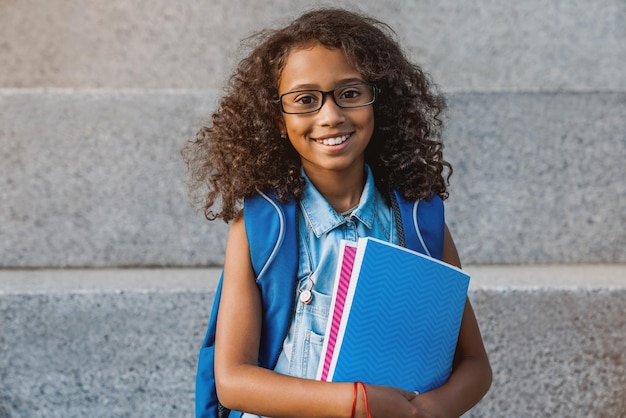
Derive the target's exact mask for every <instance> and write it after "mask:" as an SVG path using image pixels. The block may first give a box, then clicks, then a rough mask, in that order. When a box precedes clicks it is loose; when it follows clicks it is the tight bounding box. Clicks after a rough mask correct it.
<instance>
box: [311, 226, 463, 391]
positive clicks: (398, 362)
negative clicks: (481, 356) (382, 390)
mask: <svg viewBox="0 0 626 418" xmlns="http://www.w3.org/2000/svg"><path fill="white" fill-rule="evenodd" d="M355 247H356V251H355V250H354V248H355ZM346 249H347V250H346ZM346 254H347V255H348V256H349V257H344V256H345V255H346ZM340 257H341V258H340V262H339V263H338V267H337V274H336V279H335V291H334V294H333V300H332V302H331V309H330V316H329V318H330V319H329V321H328V325H327V332H326V339H325V341H324V346H323V351H322V356H321V360H320V366H319V369H318V375H317V377H318V379H320V380H327V381H335V382H355V381H358V380H361V381H363V382H365V383H371V384H378V385H387V386H394V387H398V388H402V389H405V390H410V391H418V392H420V393H424V392H427V391H429V390H432V389H435V388H437V387H439V386H441V385H442V384H444V383H445V382H446V381H447V380H448V377H449V376H450V372H451V369H452V360H453V357H454V352H455V349H456V343H457V340H458V334H459V329H460V326H461V319H462V317H463V310H464V307H465V300H466V296H467V290H468V286H469V279H470V278H469V275H467V274H466V273H464V272H463V271H462V270H460V269H458V268H456V267H454V266H451V265H448V264H446V263H443V262H441V261H439V260H436V259H433V258H431V257H428V256H425V255H422V254H420V253H417V252H415V251H411V250H408V249H406V248H403V247H399V246H397V245H393V244H390V243H387V242H384V241H380V240H377V239H373V238H362V239H359V241H358V243H357V244H356V245H355V243H349V242H343V243H342V250H341V253H340ZM344 258H347V260H344ZM344 264H347V267H346V265H344ZM342 289H343V290H342ZM338 294H339V299H340V300H339V302H338V301H337V296H338ZM333 318H334V320H333ZM333 323H334V324H333ZM333 326H334V328H335V329H334V330H333V332H331V328H332V327H333ZM329 336H330V338H329Z"/></svg>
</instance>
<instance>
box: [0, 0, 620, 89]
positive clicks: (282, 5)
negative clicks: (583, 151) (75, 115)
mask: <svg viewBox="0 0 626 418" xmlns="http://www.w3.org/2000/svg"><path fill="white" fill-rule="evenodd" d="M321 4H327V5H333V6H344V7H355V5H358V8H360V9H361V10H363V11H364V12H366V13H369V14H372V15H373V16H376V17H378V18H380V19H382V20H383V21H385V22H387V23H388V24H389V25H390V26H391V27H392V28H394V29H395V30H396V31H397V33H398V37H399V39H400V40H401V42H402V43H403V44H404V45H406V47H407V50H409V51H410V53H411V54H412V55H413V56H414V57H415V59H416V60H417V61H418V62H420V63H422V64H423V65H424V67H425V68H426V69H427V70H428V71H429V72H430V73H432V74H433V76H434V77H435V80H437V81H438V82H439V83H440V85H441V86H442V87H443V89H444V90H445V91H449V92H457V91H483V92H494V91H546V90H547V91H563V90H568V91H622V92H623V91H625V90H626V77H625V76H624V71H623V66H624V62H626V33H625V32H624V30H623V22H624V20H626V19H625V18H626V8H625V7H624V2H623V1H622V0H602V1H600V2H594V3H593V4H591V3H590V2H589V1H584V0H573V1H567V2H545V1H541V0H527V1H523V2H494V1H489V0H479V1H473V2H459V1H455V0H441V1H436V2H434V1H429V2H425V1H422V2H416V1H407V0H389V1H385V2H380V1H374V0H368V1H359V2H354V1H353V0H336V1H333V2H323V3H321ZM319 5H320V2H318V1H317V0H315V1H313V0H288V1H286V0H266V1H263V2H259V1H256V0H237V1H232V0H212V1H191V2H183V3H181V2H170V1H167V0H155V1H146V0H142V1H133V2H128V1H125V0H111V1H107V2H90V3H87V4H83V3H81V4H79V3H76V2H74V1H71V0H28V1H12V2H2V4H0V62H2V69H0V86H1V87H72V88H77V87H80V88H84V87H98V88H100V87H102V88H191V89H206V88H212V89H217V88H220V87H221V85H222V82H223V80H224V77H225V75H226V74H227V73H228V72H229V71H230V69H231V68H232V66H233V65H234V62H235V61H236V59H237V57H238V56H239V53H238V52H236V51H237V48H238V45H239V40H240V39H241V38H242V37H244V36H246V35H248V34H250V33H251V32H254V31H256V30H259V29H262V28H265V27H267V26H268V25H273V24H275V23H276V22H283V21H285V20H287V19H289V18H291V17H293V16H295V15H297V14H299V13H300V12H301V11H303V10H306V9H309V8H311V7H315V6H319Z"/></svg>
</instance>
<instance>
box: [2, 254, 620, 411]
mask: <svg viewBox="0 0 626 418" xmlns="http://www.w3.org/2000/svg"><path fill="white" fill-rule="evenodd" d="M466 270H467V271H468V272H469V273H470V274H471V275H472V282H471V287H470V299H471V301H472V304H473V306H474V309H475V311H476V315H477V317H478V320H479V323H480V325H481V328H482V333H483V338H484V341H485V344H486V347H487V350H488V352H489V355H490V359H491V362H492V366H493V370H494V382H493V386H492V388H491V391H490V392H489V394H488V395H487V397H486V398H485V399H484V400H483V401H482V402H481V403H480V404H479V405H478V406H477V407H476V408H475V409H474V410H473V411H471V412H470V413H469V414H467V416H468V417H538V416H550V417H568V418H571V417H592V416H593V417H618V416H624V415H625V414H626V404H625V403H624V399H623V389H624V387H626V359H625V358H624V356H625V353H626V346H625V345H624V344H625V341H626V335H625V333H624V332H625V331H624V330H626V319H625V317H624V315H623V313H624V308H625V305H624V300H626V281H625V279H626V265H603V266H598V265H577V266H572V265H569V266H565V265H560V266H559V265H554V266H530V267H529V266H468V267H466ZM218 276H219V270H218V269H103V270H98V269H86V270H81V269H72V270H0V352H1V353H2V355H1V356H0V417H44V416H45V417H51V418H55V417H63V418H72V417H85V416H89V417H111V416H116V417H150V416H167V417H188V416H190V415H192V411H193V397H194V378H195V367H196V355H197V352H198V349H199V346H200V344H201V341H202V338H203V336H204V332H205V327H206V321H207V318H208V314H209V311H210V308H211V304H212V299H213V295H214V290H215V286H216V283H217V279H218Z"/></svg>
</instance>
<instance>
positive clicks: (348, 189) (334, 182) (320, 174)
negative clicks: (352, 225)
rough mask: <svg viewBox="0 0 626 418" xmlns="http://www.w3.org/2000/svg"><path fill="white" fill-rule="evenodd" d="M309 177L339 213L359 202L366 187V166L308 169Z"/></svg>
mask: <svg viewBox="0 0 626 418" xmlns="http://www.w3.org/2000/svg"><path fill="white" fill-rule="evenodd" d="M304 171H305V172H306V175H307V177H308V178H309V180H311V183H313V185H314V186H315V188H316V189H317V190H318V191H319V192H320V193H321V194H322V196H324V198H325V199H326V201H327V202H328V203H329V204H330V206H332V208H333V209H335V211H336V212H337V213H342V212H345V211H347V210H349V209H352V208H354V207H355V206H357V205H358V204H359V200H360V199H361V194H362V193H363V188H364V187H365V179H366V177H365V166H358V165H357V166H356V167H350V168H349V169H347V170H341V171H332V170H310V169H309V170H307V168H306V167H305V169H304Z"/></svg>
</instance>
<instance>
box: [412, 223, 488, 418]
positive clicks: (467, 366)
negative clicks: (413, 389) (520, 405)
mask: <svg viewBox="0 0 626 418" xmlns="http://www.w3.org/2000/svg"><path fill="white" fill-rule="evenodd" d="M442 259H443V261H445V262H446V263H448V264H452V265H454V266H457V267H461V261H460V259H459V255H458V252H457V250H456V246H455V245H454V241H453V240H452V236H451V235H450V231H448V227H447V226H446V227H445V231H444V244H443V257H442ZM491 377H492V376H491V366H490V365H489V359H488V358H487V353H486V351H485V347H484V345H483V340H482V337H481V335H480V329H479V328H478V322H477V321H476V316H475V315H474V311H473V309H472V305H471V304H470V301H469V299H467V300H466V302H465V311H464V313H463V320H462V322H461V329H460V331H459V340H458V343H457V347H456V353H455V359H454V364H453V366H452V374H451V375H450V379H448V382H447V383H446V384H444V385H443V386H441V387H440V388H438V389H436V390H433V391H431V392H428V393H425V394H422V395H420V396H417V397H415V398H414V399H413V400H412V403H413V404H414V405H415V406H417V407H418V409H419V410H422V411H428V412H429V413H430V414H431V415H428V413H427V414H426V416H437V417H439V416H441V417H458V416H460V415H462V414H463V413H464V412H466V411H467V410H469V409H470V408H471V407H473V406H474V405H476V404H477V403H478V401H480V399H482V397H483V396H484V395H485V394H486V393H487V391H488V390H489V387H490V386H491Z"/></svg>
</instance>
